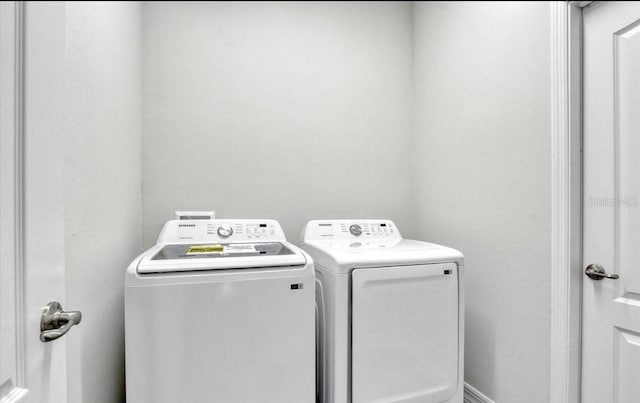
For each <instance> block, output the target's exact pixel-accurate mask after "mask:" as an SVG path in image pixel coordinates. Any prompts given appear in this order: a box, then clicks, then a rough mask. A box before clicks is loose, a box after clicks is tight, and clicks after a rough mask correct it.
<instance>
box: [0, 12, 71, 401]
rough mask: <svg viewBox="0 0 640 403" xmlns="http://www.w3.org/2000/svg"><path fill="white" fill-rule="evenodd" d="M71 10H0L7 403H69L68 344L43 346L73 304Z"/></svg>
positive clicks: (1, 362) (0, 378)
mask: <svg viewBox="0 0 640 403" xmlns="http://www.w3.org/2000/svg"><path fill="white" fill-rule="evenodd" d="M63 66H64V4H63V3H62V2H57V3H51V4H45V3H37V2H29V3H22V2H0V236H1V239H0V402H1V403H13V402H33V403H49V402H51V403H58V402H60V403H63V402H66V388H67V379H66V360H65V358H66V351H65V341H64V338H62V339H58V340H55V341H52V342H48V343H43V342H41V341H40V316H41V314H42V311H43V307H44V306H45V305H46V304H47V303H48V302H49V301H54V300H57V301H60V302H64V301H63V300H64V226H63V218H64V202H63V159H62V156H63V153H62V150H63V148H62V147H63V144H62V141H61V139H62V134H63V133H62V125H63V120H62V119H63V113H62V112H63V111H62V105H63V89H64V75H63Z"/></svg>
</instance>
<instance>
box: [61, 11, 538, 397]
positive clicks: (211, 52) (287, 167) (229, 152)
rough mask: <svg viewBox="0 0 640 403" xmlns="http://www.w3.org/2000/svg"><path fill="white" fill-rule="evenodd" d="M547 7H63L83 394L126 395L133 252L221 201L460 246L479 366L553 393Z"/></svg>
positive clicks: (224, 205)
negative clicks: (363, 223)
mask: <svg viewBox="0 0 640 403" xmlns="http://www.w3.org/2000/svg"><path fill="white" fill-rule="evenodd" d="M412 11H413V17H412ZM548 17H549V15H548V4H547V3H546V2H541V3H521V4H514V3H491V4H488V3H478V4H476V3H474V4H464V5H461V4H455V3H448V4H443V3H416V4H415V5H413V6H412V5H411V4H410V3H371V4H368V5H366V6H365V5H363V4H358V5H356V4H353V3H349V4H344V3H343V4H329V3H322V4H320V3H315V4H313V3H312V4H302V3H286V4H285V3H278V4H271V5H265V4H251V5H248V4H215V5H214V4H210V3H209V4H195V3H186V4H185V3H180V4H179V5H176V4H172V3H162V4H160V3H158V4H156V3H149V4H145V5H144V6H142V7H141V6H140V5H138V4H129V5H123V4H111V3H100V4H95V3H94V4H91V5H90V6H88V5H86V4H76V3H68V4H67V41H68V43H67V94H68V101H67V102H68V105H67V110H68V116H67V118H66V120H67V135H68V138H67V147H68V150H67V155H66V176H67V178H66V186H67V188H66V194H67V199H66V209H67V210H66V217H65V218H66V232H67V235H66V245H67V248H66V255H67V265H68V268H67V294H68V295H67V306H68V309H81V310H82V311H83V313H84V314H85V316H84V319H83V323H82V325H81V326H79V327H78V328H77V329H74V330H73V331H72V332H70V334H69V335H68V336H67V343H69V347H68V350H69V355H70V358H69V364H70V376H69V393H70V402H117V401H123V400H124V387H123V380H124V377H123V359H124V357H123V329H122V326H123V318H122V316H123V315H122V281H123V275H124V268H125V266H126V264H127V263H129V261H130V260H131V259H132V258H133V257H134V256H135V255H136V254H137V253H138V251H139V250H140V247H141V246H142V245H144V246H148V245H150V244H151V243H153V242H154V240H155V238H156V236H157V233H158V231H159V229H160V227H161V225H162V223H164V221H166V220H167V219H169V218H170V217H171V214H172V212H173V210H176V209H210V208H212V209H215V210H216V211H217V212H218V214H219V216H221V217H232V216H244V217H248V216H262V217H272V218H276V219H279V220H280V221H281V222H282V223H283V225H284V227H285V230H286V231H287V234H288V235H289V237H290V238H293V239H294V240H295V239H296V238H297V236H298V232H299V230H300V228H301V226H302V224H303V223H304V222H305V221H306V220H308V219H310V218H315V217H323V216H332V217H348V216H359V217H365V216H379V217H389V218H392V219H394V220H396V221H397V222H398V225H400V226H401V228H402V229H403V230H404V231H403V232H404V233H405V235H409V236H418V237H419V238H423V239H427V240H432V241H435V242H440V243H444V244H447V245H451V246H454V247H457V248H459V249H460V250H462V251H463V252H464V253H465V255H466V258H467V273H466V274H467V287H466V293H467V322H466V323H467V333H466V340H467V342H466V354H467V359H466V374H465V378H466V380H467V381H468V382H469V383H471V384H472V385H474V386H475V387H477V388H478V389H479V390H481V391H482V392H484V393H486V394H487V395H489V396H490V397H492V398H494V399H496V400H497V401H500V402H508V401H521V400H522V399H523V398H524V397H526V399H527V400H528V401H547V400H548V394H549V380H548V372H549V270H548V267H549V265H548V263H549V258H550V251H549V242H550V236H549V234H550V229H549V228H550V227H549V224H550V207H549V200H550V184H549V164H550V151H549V134H548V133H549V123H548V122H549V104H548V103H549V91H548V88H549V77H548V71H549V60H548V54H549V47H548V46H549V40H548V32H549V29H548V28H549V26H548ZM414 72H415V77H414ZM141 83H143V84H144V88H141ZM414 91H415V92H414ZM414 114H415V116H414ZM141 142H142V143H143V144H144V147H141ZM141 154H142V155H141ZM141 188H142V189H141ZM141 205H142V206H143V208H141ZM141 216H142V217H143V219H142V221H141V219H140V217H141ZM414 217H417V218H414ZM96 256H97V257H99V259H96V258H94V257H96Z"/></svg>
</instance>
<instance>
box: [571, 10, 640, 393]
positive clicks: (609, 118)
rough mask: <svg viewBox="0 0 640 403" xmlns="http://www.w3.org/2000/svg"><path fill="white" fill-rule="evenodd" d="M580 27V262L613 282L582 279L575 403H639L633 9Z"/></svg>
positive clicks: (636, 23) (637, 36)
mask: <svg viewBox="0 0 640 403" xmlns="http://www.w3.org/2000/svg"><path fill="white" fill-rule="evenodd" d="M583 23H584V24H583V29H584V197H585V205H584V246H583V248H584V251H583V262H584V264H585V266H588V265H590V264H598V265H600V266H602V267H603V268H604V270H606V272H607V273H608V274H609V275H614V276H619V278H618V279H613V278H602V279H592V278H589V277H587V276H585V277H584V278H583V341H582V401H583V402H585V403H589V402H594V403H602V402H620V403H626V402H638V401H640V400H639V399H640V255H638V253H639V252H640V3H634V2H598V3H596V4H593V5H591V6H589V7H587V8H585V9H584V11H583ZM591 268H592V269H595V268H597V267H596V266H591ZM596 277H598V276H597V275H596Z"/></svg>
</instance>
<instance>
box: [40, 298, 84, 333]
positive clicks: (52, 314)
mask: <svg viewBox="0 0 640 403" xmlns="http://www.w3.org/2000/svg"><path fill="white" fill-rule="evenodd" d="M81 320H82V312H80V311H68V312H65V311H63V310H62V305H60V303H59V302H58V301H52V302H49V303H48V304H47V307H46V308H45V309H44V311H42V316H41V317H40V341H41V342H43V343H47V342H49V341H53V340H55V339H59V338H60V337H62V336H64V335H65V334H67V332H68V331H69V329H71V327H72V326H73V325H78V324H80V321H81Z"/></svg>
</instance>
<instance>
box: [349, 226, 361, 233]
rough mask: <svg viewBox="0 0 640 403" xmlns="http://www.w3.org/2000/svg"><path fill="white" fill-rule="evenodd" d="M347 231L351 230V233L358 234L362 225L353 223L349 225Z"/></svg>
mask: <svg viewBox="0 0 640 403" xmlns="http://www.w3.org/2000/svg"><path fill="white" fill-rule="evenodd" d="M349 232H351V234H352V235H355V236H360V235H361V234H362V227H360V226H359V225H358V224H353V225H352V226H350V227H349Z"/></svg>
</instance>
